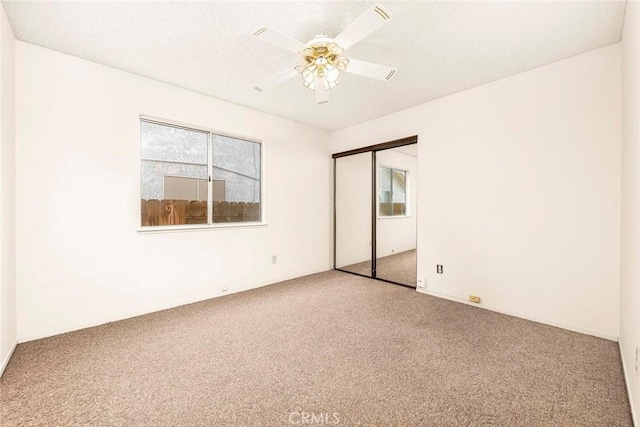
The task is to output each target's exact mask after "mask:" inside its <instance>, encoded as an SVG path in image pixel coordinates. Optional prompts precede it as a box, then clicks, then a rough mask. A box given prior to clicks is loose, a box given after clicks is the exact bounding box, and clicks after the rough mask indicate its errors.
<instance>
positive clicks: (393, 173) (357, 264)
mask: <svg viewBox="0 0 640 427" xmlns="http://www.w3.org/2000/svg"><path fill="white" fill-rule="evenodd" d="M333 158H334V173H335V175H334V178H335V179H334V185H335V187H334V209H335V211H334V245H335V246H334V268H335V269H337V270H340V271H345V272H348V273H353V274H358V275H361V276H366V277H371V278H374V279H379V280H383V281H386V282H391V283H395V284H398V285H403V286H408V287H414V288H415V287H416V275H417V273H416V221H417V216H416V196H417V185H416V182H415V180H416V177H417V137H415V136H414V137H409V138H405V139H403V140H398V141H391V142H387V143H383V144H378V145H373V146H370V147H365V148H362V149H357V150H352V151H349V152H343V153H337V154H334V155H333Z"/></svg>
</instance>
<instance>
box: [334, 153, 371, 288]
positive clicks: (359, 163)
mask: <svg viewBox="0 0 640 427" xmlns="http://www.w3.org/2000/svg"><path fill="white" fill-rule="evenodd" d="M371 167H372V153H371V152H368V153H360V154H354V155H351V156H345V157H340V158H338V159H336V161H335V268H336V269H339V270H343V271H347V272H350V273H355V274H359V275H362V276H367V277H372V262H371V259H372V241H371V227H372V219H371V206H372V195H371V185H372V182H373V175H372V171H371Z"/></svg>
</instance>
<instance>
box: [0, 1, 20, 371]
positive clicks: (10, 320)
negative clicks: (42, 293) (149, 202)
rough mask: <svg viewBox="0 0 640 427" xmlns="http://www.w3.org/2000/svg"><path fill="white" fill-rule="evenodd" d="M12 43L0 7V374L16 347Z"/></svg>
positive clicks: (11, 35)
mask: <svg viewBox="0 0 640 427" xmlns="http://www.w3.org/2000/svg"><path fill="white" fill-rule="evenodd" d="M15 44H16V40H15V38H14V36H13V31H12V30H11V27H10V26H9V21H8V20H7V16H6V15H5V12H4V9H3V8H2V7H1V6H0V108H1V112H0V375H2V373H3V372H4V368H5V367H6V365H7V363H8V362H9V358H10V357H11V354H12V353H13V349H14V348H15V345H16V261H15V260H16V240H15V194H16V193H15V183H16V173H15V85H14V81H15V80H14V72H15V66H14V65H15V61H14V52H15Z"/></svg>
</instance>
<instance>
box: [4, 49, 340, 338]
mask: <svg viewBox="0 0 640 427" xmlns="http://www.w3.org/2000/svg"><path fill="white" fill-rule="evenodd" d="M16 76H17V80H16V96H17V103H16V115H17V116H16V126H17V135H16V142H17V152H16V167H17V260H18V262H17V283H18V337H19V340H20V341H26V340H31V339H35V338H40V337H44V336H48V335H52V334H56V333H60V332H65V331H70V330H73V329H79V328H83V327H87V326H91V325H96V324H100V323H103V322H107V321H113V320H117V319H122V318H126V317H129V316H132V315H136V314H141V313H145V312H150V311H154V310H158V309H162V308H166V307H171V306H177V305H180V304H184V303H188V302H192V301H198V300H202V299H206V298H211V297H216V296H219V295H221V294H222V291H221V289H222V286H228V287H229V291H228V292H229V293H231V292H237V291H241V290H246V289H250V288H254V287H257V286H261V285H264V284H268V283H273V282H277V281H280V280H283V279H288V278H292V277H297V276H303V275H306V274H309V273H313V272H318V271H323V270H327V269H329V268H330V262H329V261H330V256H329V255H330V247H329V239H330V232H329V230H330V227H329V223H330V213H331V211H330V170H331V163H330V156H329V146H328V142H329V135H328V133H327V132H324V131H320V130H317V129H315V128H312V127H309V126H306V125H302V124H299V123H296V122H292V121H289V120H284V119H281V118H277V117H275V116H271V115H268V114H264V113H261V112H257V111H255V110H251V109H248V108H245V107H241V106H238V105H234V104H230V103H226V102H223V101H220V100H216V99H213V98H210V97H207V96H203V95H200V94H197V93H194V92H190V91H186V90H183V89H179V88H176V87H172V86H169V85H165V84H162V83H159V82H156V81H153V80H150V79H145V78H142V77H139V76H135V75H132V74H128V73H125V72H122V71H118V70H115V69H112V68H108V67H104V66H101V65H98V64H95V63H92V62H88V61H85V60H81V59H77V58H74V57H71V56H67V55H63V54H60V53H57V52H54V51H50V50H47V49H43V48H40V47H36V46H33V45H29V44H26V43H22V42H18V43H17V46H16ZM141 113H143V114H148V115H153V116H157V117H164V118H167V119H171V120H176V121H180V122H185V123H191V124H195V125H200V126H206V127H209V128H213V129H218V130H220V131H223V132H228V133H232V134H237V135H241V136H246V137H249V138H254V139H261V140H262V141H263V151H264V156H265V172H264V186H265V200H264V201H265V205H266V220H267V222H268V224H269V225H268V226H266V227H254V228H237V229H224V230H199V231H189V232H169V233H161V234H144V233H142V234H141V233H138V232H137V229H138V227H139V222H140V201H139V170H140V165H139V162H140V160H139V159H140V155H139V144H140V142H139V122H138V116H139V114H141ZM96 189H100V191H96ZM272 255H277V257H278V258H277V259H278V262H277V264H275V265H273V264H272V259H271V257H272ZM202 265H206V266H207V268H206V269H205V270H203V269H202V268H201V266H202Z"/></svg>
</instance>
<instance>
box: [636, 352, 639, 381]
mask: <svg viewBox="0 0 640 427" xmlns="http://www.w3.org/2000/svg"><path fill="white" fill-rule="evenodd" d="M636 375H640V347H636Z"/></svg>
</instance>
